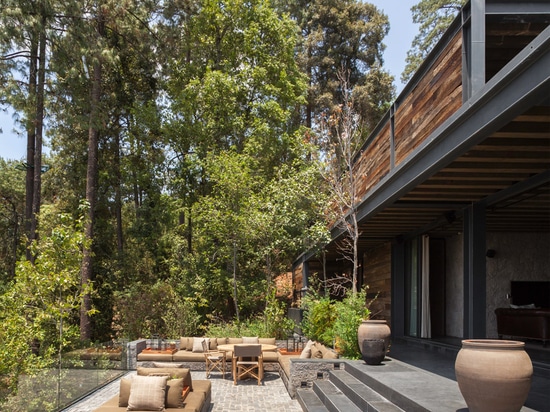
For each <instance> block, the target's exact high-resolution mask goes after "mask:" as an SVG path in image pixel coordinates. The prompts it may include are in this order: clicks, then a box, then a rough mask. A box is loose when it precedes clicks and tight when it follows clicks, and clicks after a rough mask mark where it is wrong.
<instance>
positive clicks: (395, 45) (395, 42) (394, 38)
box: [0, 0, 420, 160]
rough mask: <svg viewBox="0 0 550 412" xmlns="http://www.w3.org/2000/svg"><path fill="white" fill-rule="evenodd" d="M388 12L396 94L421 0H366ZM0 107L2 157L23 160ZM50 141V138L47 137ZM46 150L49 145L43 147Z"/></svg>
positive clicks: (387, 59)
mask: <svg viewBox="0 0 550 412" xmlns="http://www.w3.org/2000/svg"><path fill="white" fill-rule="evenodd" d="M367 1H369V3H372V4H374V5H375V6H376V7H378V9H380V10H381V11H382V12H383V13H385V14H386V15H387V16H388V18H389V20H390V32H389V34H388V35H387V36H386V37H385V39H384V43H385V44H386V50H385V52H384V67H385V68H386V70H388V71H389V72H390V74H392V75H393V76H394V78H395V81H394V84H395V87H396V90H397V94H399V93H400V92H401V90H402V89H403V87H404V85H403V84H402V83H401V80H400V78H401V73H402V72H403V69H404V68H405V58H406V57H407V51H408V50H409V49H410V47H411V43H412V40H413V38H414V36H416V34H417V32H418V27H417V26H416V25H415V24H413V22H412V14H411V7H412V6H413V5H415V4H416V3H418V2H419V1H420V0H367ZM3 109H5V108H4V107H0V129H1V130H2V133H0V157H3V158H4V159H12V160H23V159H25V157H26V150H27V149H26V147H27V144H26V138H25V137H24V136H18V135H16V134H15V133H13V129H14V122H13V119H12V113H5V112H4V111H2V110H3ZM46 144H47V140H46ZM44 151H45V152H47V148H45V149H44Z"/></svg>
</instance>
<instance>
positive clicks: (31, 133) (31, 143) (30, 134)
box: [25, 36, 38, 261]
mask: <svg viewBox="0 0 550 412" xmlns="http://www.w3.org/2000/svg"><path fill="white" fill-rule="evenodd" d="M37 71H38V36H36V37H35V36H33V38H32V39H31V50H30V62H29V94H28V101H29V103H30V104H29V109H30V107H31V106H32V108H33V110H35V109H36V104H35V103H36V100H37V99H36V76H37ZM35 139H36V124H35V122H34V118H32V120H31V116H30V112H29V119H28V121H27V162H26V176H25V233H26V235H27V239H28V242H29V245H30V242H31V241H32V240H33V239H34V233H33V232H32V231H31V228H32V227H35V226H36V224H33V220H35V221H36V217H35V216H34V215H33V213H32V210H33V209H32V206H33V195H34V170H33V167H32V165H34V150H35V145H36V141H35ZM29 245H27V246H29ZM26 256H27V260H29V261H32V256H31V250H30V248H29V247H27V250H26Z"/></svg>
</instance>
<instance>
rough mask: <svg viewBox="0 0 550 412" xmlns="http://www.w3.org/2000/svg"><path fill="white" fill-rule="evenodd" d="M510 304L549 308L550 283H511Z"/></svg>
mask: <svg viewBox="0 0 550 412" xmlns="http://www.w3.org/2000/svg"><path fill="white" fill-rule="evenodd" d="M510 292H511V294H512V304H514V305H518V306H519V305H530V304H532V303H533V304H534V305H535V306H536V307H538V308H550V281H547V282H545V281H514V280H513V281H512V282H511V290H510Z"/></svg>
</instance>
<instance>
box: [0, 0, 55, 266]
mask: <svg viewBox="0 0 550 412" xmlns="http://www.w3.org/2000/svg"><path fill="white" fill-rule="evenodd" d="M56 6H57V4H55V3H54V2H50V1H48V0H41V1H38V2H33V1H23V0H20V1H18V0H6V2H5V3H4V4H3V5H2V13H1V14H0V16H1V17H0V29H1V30H0V33H2V34H1V35H0V61H1V62H2V64H1V65H0V69H1V70H2V71H3V75H4V76H5V78H6V79H7V81H6V84H7V88H6V90H7V93H6V95H5V96H3V98H2V100H6V101H7V102H8V103H9V104H11V105H12V106H13V107H14V108H15V109H16V110H17V111H18V112H21V113H23V119H22V120H21V121H22V123H23V124H24V128H25V130H26V134H27V158H26V162H25V166H26V173H27V175H26V206H25V232H26V234H27V237H28V239H29V242H30V241H32V240H34V239H36V232H37V220H36V216H37V215H38V214H39V213H40V205H41V197H40V196H41V181H42V177H41V176H42V145H43V131H44V117H45V88H46V79H47V76H46V73H47V71H48V67H47V66H48V47H47V43H48V41H51V39H48V35H47V33H48V32H50V33H51V31H52V30H51V26H52V20H53V17H54V8H55V7H56ZM25 80H26V81H25ZM27 258H28V259H31V260H32V256H31V255H30V250H29V249H27Z"/></svg>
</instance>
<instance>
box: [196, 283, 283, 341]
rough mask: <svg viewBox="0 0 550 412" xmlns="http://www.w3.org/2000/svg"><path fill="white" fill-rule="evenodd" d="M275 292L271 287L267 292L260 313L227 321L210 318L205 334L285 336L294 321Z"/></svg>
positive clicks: (216, 335) (217, 335)
mask: <svg viewBox="0 0 550 412" xmlns="http://www.w3.org/2000/svg"><path fill="white" fill-rule="evenodd" d="M275 292H276V291H275V289H271V290H270V292H269V293H268V295H267V299H266V302H265V303H266V306H265V310H264V312H263V314H261V315H257V316H255V317H251V318H248V319H246V320H243V321H239V320H236V319H235V320H233V321H229V322H227V321H217V320H216V319H213V318H211V320H212V322H211V323H210V324H209V325H208V327H207V329H206V336H212V337H220V336H221V337H223V336H225V337H240V336H258V337H261V338H273V337H274V338H277V339H283V338H285V337H286V336H287V333H288V331H289V330H291V329H292V327H293V326H294V321H292V320H291V319H288V318H287V317H286V305H285V304H284V303H283V302H281V301H280V300H278V299H277V297H276V296H275Z"/></svg>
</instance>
